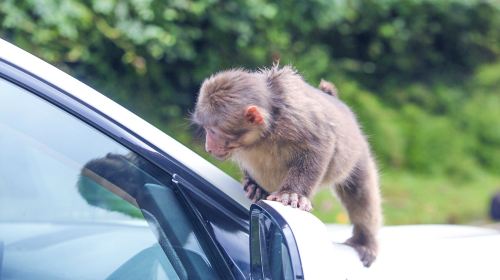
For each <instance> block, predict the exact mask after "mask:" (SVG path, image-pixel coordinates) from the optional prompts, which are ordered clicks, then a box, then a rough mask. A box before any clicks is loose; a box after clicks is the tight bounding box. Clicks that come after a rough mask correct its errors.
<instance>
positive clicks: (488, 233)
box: [327, 225, 500, 279]
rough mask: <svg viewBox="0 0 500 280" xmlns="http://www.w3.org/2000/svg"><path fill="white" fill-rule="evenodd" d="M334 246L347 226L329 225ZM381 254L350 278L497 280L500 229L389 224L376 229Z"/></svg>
mask: <svg viewBox="0 0 500 280" xmlns="http://www.w3.org/2000/svg"><path fill="white" fill-rule="evenodd" d="M327 229H328V232H329V233H330V236H331V237H332V240H333V241H335V242H343V241H344V240H345V239H347V238H348V237H350V235H351V227H349V226H339V225H327ZM379 240H380V253H379V256H378V258H377V260H376V262H375V263H374V264H373V265H372V267H370V268H357V269H354V270H353V271H351V273H350V274H351V276H352V277H349V279H478V278H480V279H499V278H500V271H499V270H498V255H499V253H500V231H498V230H496V229H492V228H481V227H474V226H458V225H408V226H387V227H384V228H382V229H381V230H380V233H379Z"/></svg>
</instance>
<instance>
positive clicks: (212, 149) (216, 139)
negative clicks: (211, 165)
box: [205, 127, 241, 160]
mask: <svg viewBox="0 0 500 280" xmlns="http://www.w3.org/2000/svg"><path fill="white" fill-rule="evenodd" d="M239 138H240V137H239V136H238V135H237V134H235V133H228V132H225V131H223V130H221V129H219V128H217V127H205V150H206V151H207V152H208V153H210V154H211V155H212V156H214V157H215V158H217V159H219V160H225V159H227V158H228V157H229V156H230V155H231V153H232V152H233V151H234V150H235V149H237V148H239V147H241V143H240V141H239V140H240V139H239Z"/></svg>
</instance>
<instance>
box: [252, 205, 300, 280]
mask: <svg viewBox="0 0 500 280" xmlns="http://www.w3.org/2000/svg"><path fill="white" fill-rule="evenodd" d="M250 266H251V275H252V279H257V280H259V279H278V280H279V279H304V276H303V273H302V266H301V262H300V258H299V254H298V248H297V245H296V243H295V238H294V236H293V233H292V231H291V229H290V227H289V226H288V224H287V223H286V221H285V220H284V219H283V217H282V216H281V215H280V214H279V213H278V212H277V211H276V210H275V209H274V208H272V207H271V206H269V205H268V204H266V203H258V204H253V205H252V206H251V208H250Z"/></svg>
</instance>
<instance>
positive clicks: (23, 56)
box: [0, 39, 251, 209]
mask: <svg viewBox="0 0 500 280" xmlns="http://www.w3.org/2000/svg"><path fill="white" fill-rule="evenodd" d="M0 59H1V60H4V61H6V62H7V63H9V64H11V65H13V66H15V67H17V68H20V69H22V70H23V71H25V72H28V73H31V74H32V75H34V76H36V77H38V78H39V79H41V80H43V81H44V82H46V83H49V84H52V85H54V86H56V87H57V88H59V89H61V90H63V91H64V92H66V93H67V94H68V95H70V96H72V97H73V98H75V99H78V100H79V101H81V102H83V103H85V104H87V105H88V106H90V107H91V108H92V109H93V110H96V111H99V112H100V113H101V114H103V115H105V116H106V117H108V118H110V119H112V120H113V121H115V122H117V123H119V124H120V125H121V126H123V127H125V128H126V129H128V130H129V131H131V132H132V133H134V134H136V135H140V136H141V137H142V138H143V139H146V140H147V141H148V142H149V143H150V144H152V145H153V146H155V147H156V148H157V149H160V150H161V151H162V152H164V153H166V154H168V155H169V156H171V157H172V158H174V159H175V160H177V161H178V162H179V163H181V164H183V165H184V166H186V167H188V168H189V169H190V170H191V171H193V172H194V173H196V174H198V175H199V176H201V177H203V178H204V179H205V180H207V181H208V182H209V183H211V184H212V185H214V186H215V187H216V188H218V189H219V190H221V191H222V192H224V193H226V194H227V195H228V196H230V197H231V198H233V199H234V200H235V201H236V202H237V203H238V204H240V205H241V206H243V207H245V208H246V209H249V208H250V204H251V202H250V201H249V200H248V199H247V198H246V197H245V195H244V192H243V191H241V186H240V184H239V183H238V182H237V181H236V180H234V179H233V178H231V177H230V176H228V175H227V174H226V173H224V172H222V171H221V170H220V169H218V168H217V167H215V166H214V165H213V164H211V163H209V162H208V161H207V160H205V159H203V158H202V157H201V156H199V155H198V154H196V153H194V152H193V151H192V150H190V149H189V148H187V147H185V146H184V145H182V144H181V143H179V142H177V141H176V140H175V139H173V138H172V137H170V136H169V135H167V134H165V133H164V132H162V131H161V130H159V129H158V128H156V127H154V126H153V125H151V124H150V123H148V122H146V121H145V120H143V119H142V118H140V117H139V116H137V115H135V114H134V113H132V112H130V111H128V110H127V109H125V108H124V107H122V106H121V105H119V104H118V103H116V102H114V101H113V100H111V99H109V98H108V97H106V96H104V95H102V94H101V93H99V92H97V91H96V90H94V89H92V88H91V87H89V86H87V85H85V84H84V83H82V82H80V81H78V80H77V79H75V78H73V77H71V76H70V75H68V74H66V73H64V72H63V71H61V70H59V69H57V68H56V67H54V66H52V65H50V64H49V63H46V62H45V61H43V60H41V59H39V58H37V57H35V56H34V55H32V54H30V53H28V52H26V51H24V50H22V49H20V48H18V47H16V46H14V45H12V44H10V43H9V42H7V41H5V40H2V39H0Z"/></svg>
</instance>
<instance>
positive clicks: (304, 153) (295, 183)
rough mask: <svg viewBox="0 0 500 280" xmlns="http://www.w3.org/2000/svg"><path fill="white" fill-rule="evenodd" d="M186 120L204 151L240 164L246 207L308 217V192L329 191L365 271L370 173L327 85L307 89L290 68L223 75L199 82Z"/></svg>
mask: <svg viewBox="0 0 500 280" xmlns="http://www.w3.org/2000/svg"><path fill="white" fill-rule="evenodd" d="M325 93H327V94H325ZM192 119H193V122H194V123H195V124H198V125H199V126H201V127H203V128H204V130H205V133H206V138H205V149H206V151H207V152H209V153H210V154H211V155H212V156H214V157H215V158H218V159H220V160H225V159H229V158H230V159H232V160H233V161H235V162H236V163H237V164H238V165H239V166H240V168H241V170H242V172H243V173H244V189H245V191H246V193H247V196H248V197H249V198H250V199H252V200H253V201H256V200H260V199H268V200H274V201H279V202H281V203H282V204H284V205H289V206H291V207H295V208H300V209H302V210H305V211H310V210H311V209H312V206H311V202H310V197H311V196H312V194H313V193H314V191H315V190H317V188H318V187H319V186H323V185H329V186H332V187H333V189H334V190H335V193H336V194H337V196H338V197H339V198H340V200H341V201H342V203H343V205H344V206H345V208H346V209H347V211H348V214H349V218H350V221H351V222H352V223H353V225H354V227H353V236H352V237H351V238H349V239H348V240H347V241H346V244H348V245H350V246H352V247H353V248H354V249H355V250H356V251H357V252H358V254H359V256H360V259H361V261H362V262H363V264H364V265H365V266H370V265H371V263H372V262H373V261H374V260H375V258H376V255H377V251H378V246H377V240H376V234H377V231H378V229H379V227H380V225H381V223H382V214H381V207H380V200H381V199H380V193H379V183H378V173H377V169H376V165H375V161H374V159H373V157H372V154H371V151H370V147H369V145H368V142H367V140H366V137H365V136H364V135H363V133H362V131H361V129H360V126H359V125H358V122H357V120H356V116H355V115H354V113H353V112H352V111H351V110H350V109H349V108H348V107H347V105H346V104H344V103H343V102H342V101H341V100H340V99H338V98H337V90H336V89H335V87H334V86H333V84H331V83H328V82H326V81H324V82H322V84H321V85H320V88H319V89H317V88H314V87H313V86H311V85H309V84H308V83H306V82H305V81H304V80H303V78H302V77H301V76H300V75H299V74H298V73H297V72H296V71H295V70H294V69H293V68H291V67H290V66H285V67H279V66H277V65H275V66H273V67H272V68H270V69H263V70H259V71H255V72H251V71H246V70H242V69H234V70H228V71H223V72H220V73H218V74H215V75H213V76H211V77H209V78H207V79H206V80H205V81H204V82H203V84H202V86H201V89H200V93H199V96H198V99H197V103H196V107H195V111H194V112H193V116H192ZM305 226H307V225H305Z"/></svg>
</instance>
